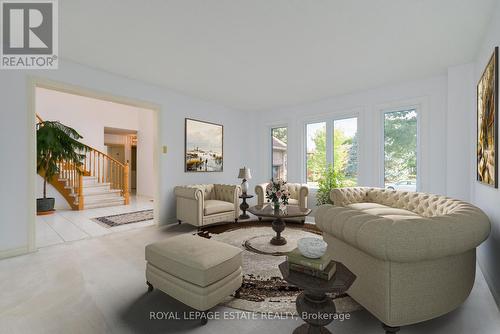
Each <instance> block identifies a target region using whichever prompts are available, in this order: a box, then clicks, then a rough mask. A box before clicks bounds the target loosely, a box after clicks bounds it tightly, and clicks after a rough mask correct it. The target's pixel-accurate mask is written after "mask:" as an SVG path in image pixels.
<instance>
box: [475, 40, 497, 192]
mask: <svg viewBox="0 0 500 334" xmlns="http://www.w3.org/2000/svg"><path fill="white" fill-rule="evenodd" d="M497 123H498V47H496V48H495V51H494V52H493V55H492V56H491V58H490V60H489V62H488V64H487V65H486V68H485V70H484V72H483V75H482V76H481V79H480V80H479V83H478V84H477V180H478V181H479V182H482V183H484V184H487V185H490V186H492V187H495V188H498V124H497Z"/></svg>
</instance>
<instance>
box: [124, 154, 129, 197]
mask: <svg viewBox="0 0 500 334" xmlns="http://www.w3.org/2000/svg"><path fill="white" fill-rule="evenodd" d="M128 175H129V165H128V162H127V163H126V164H125V167H124V168H123V197H124V199H125V205H127V204H129V202H130V193H129V177H128Z"/></svg>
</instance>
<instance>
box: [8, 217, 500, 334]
mask: <svg viewBox="0 0 500 334" xmlns="http://www.w3.org/2000/svg"><path fill="white" fill-rule="evenodd" d="M195 231H196V228H194V227H193V226H190V225H189V224H182V225H177V224H173V225H168V226H161V227H158V226H149V227H145V228H138V229H137V228H136V229H131V230H128V231H124V232H123V233H109V234H107V235H104V236H101V237H96V238H87V239H84V240H81V241H78V242H68V243H64V244H59V245H54V246H52V247H44V248H41V249H40V250H39V251H38V252H35V253H32V254H28V255H25V256H18V257H14V258H10V259H5V260H2V261H0V291H1V294H0V333H9V334H10V333H15V334H23V333H26V334H34V333H36V334H42V333H43V334H45V333H47V334H59V333H61V334H63V333H64V334H66V333H82V334H94V333H95V334H101V333H103V334H104V333H117V334H118V333H120V334H129V333H130V334H135V333H145V334H146V333H147V334H155V333H158V334H160V333H161V334H164V333H178V334H181V333H190V334H191V333H192V334H198V333H199V334H221V333H228V334H229V333H231V334H232V333H239V334H251V333H262V334H268V333H269V334H281V333H283V334H289V333H292V331H293V330H294V328H295V327H297V326H299V325H300V324H301V323H302V321H301V320H300V319H297V318H294V319H292V318H288V319H283V320H275V319H274V320H272V319H263V318H259V317H257V318H253V317H252V316H251V315H250V314H248V313H246V312H241V311H237V310H234V309H229V308H226V307H224V306H217V307H216V308H214V309H213V310H212V311H213V312H225V314H229V315H230V316H231V317H232V316H239V317H240V318H241V319H242V320H211V321H209V322H208V324H207V325H206V326H200V324H199V321H196V320H151V319H150V312H176V313H178V314H180V315H181V317H182V314H184V313H183V312H189V311H192V309H189V308H187V307H186V306H184V305H183V304H181V303H180V302H177V301H176V300H174V299H172V298H170V297H169V296H167V295H166V294H164V293H162V292H161V291H159V290H154V291H153V292H151V293H147V287H146V284H145V276H144V271H145V261H144V247H145V245H147V244H148V243H151V242H155V241H158V240H163V239H165V238H169V237H172V236H175V235H179V234H184V233H193V232H195ZM68 234H69V233H68ZM219 314H221V313H219ZM328 329H329V330H330V331H331V332H332V333H334V334H358V333H359V334H383V333H384V332H383V331H382V328H381V327H380V323H379V321H378V320H377V319H376V318H375V317H373V316H372V315H371V314H370V313H368V312H367V311H357V312H352V313H351V319H349V320H345V321H343V322H341V321H334V322H333V323H331V324H330V325H328ZM499 329H500V313H499V311H498V309H497V306H496V305H495V302H494V300H493V297H492V295H491V292H490V291H489V289H488V287H487V285H486V282H485V280H484V277H483V275H482V273H481V271H480V270H479V269H478V270H477V276H476V282H475V285H474V288H473V290H472V292H471V295H470V297H469V298H468V299H467V300H466V301H465V303H464V304H463V305H461V306H460V307H458V308H457V309H456V310H454V311H452V312H450V313H449V314H446V315H444V316H442V317H439V318H437V319H433V320H430V321H426V322H422V323H419V324H415V325H411V326H405V327H403V328H402V329H401V332H400V333H401V334H466V333H467V334H469V333H474V334H498V333H499V332H500V331H499Z"/></svg>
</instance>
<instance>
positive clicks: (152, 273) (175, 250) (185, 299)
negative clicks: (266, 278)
mask: <svg viewBox="0 0 500 334" xmlns="http://www.w3.org/2000/svg"><path fill="white" fill-rule="evenodd" d="M146 261H147V267H146V279H147V284H148V287H149V291H151V290H152V289H153V287H154V288H157V289H159V290H161V291H163V292H165V293H166V294H168V295H169V296H171V297H173V298H175V299H177V300H179V301H180V302H182V303H184V304H186V305H188V306H191V307H192V308H194V309H196V310H199V311H206V310H208V309H210V308H212V307H214V306H215V305H217V304H219V303H220V302H221V301H222V300H224V299H225V298H226V297H227V296H229V295H230V294H232V293H233V292H234V291H236V290H238V289H239V288H240V287H241V283H242V274H241V249H239V248H237V247H234V246H231V245H228V244H225V243H222V242H218V241H215V240H210V239H206V238H202V237H199V236H196V235H189V234H187V235H180V236H176V237H172V238H168V239H166V240H164V241H160V242H156V243H152V244H150V245H147V246H146Z"/></svg>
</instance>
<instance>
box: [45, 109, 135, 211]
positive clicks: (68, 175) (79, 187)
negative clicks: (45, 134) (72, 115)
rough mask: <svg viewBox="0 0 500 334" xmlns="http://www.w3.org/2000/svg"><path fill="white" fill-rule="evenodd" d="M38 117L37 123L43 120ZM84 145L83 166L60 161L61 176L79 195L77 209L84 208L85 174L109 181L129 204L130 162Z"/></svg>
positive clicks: (100, 180)
mask: <svg viewBox="0 0 500 334" xmlns="http://www.w3.org/2000/svg"><path fill="white" fill-rule="evenodd" d="M36 119H37V123H42V122H43V119H42V118H41V117H40V116H39V115H38V114H36ZM83 145H84V146H85V148H86V150H85V152H84V153H83V154H84V156H85V158H84V159H83V163H82V165H81V166H76V165H74V164H72V163H67V162H65V161H61V162H60V163H59V170H60V173H59V178H62V179H65V180H66V184H67V186H69V187H70V188H71V189H72V191H73V192H74V194H75V195H76V196H77V198H78V206H77V209H78V210H82V209H83V208H84V204H83V203H84V194H83V176H94V177H96V178H97V182H99V183H109V184H110V187H111V189H116V190H120V191H121V195H122V196H123V198H124V202H125V204H129V201H130V194H129V190H130V188H129V164H128V163H125V164H124V163H122V162H120V161H118V160H116V159H115V158H113V157H111V156H109V155H108V154H106V153H104V152H101V151H99V150H97V149H95V148H93V147H91V146H88V145H85V144H83ZM63 188H64V187H63ZM66 197H67V196H66ZM70 205H71V206H72V207H73V203H70Z"/></svg>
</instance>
